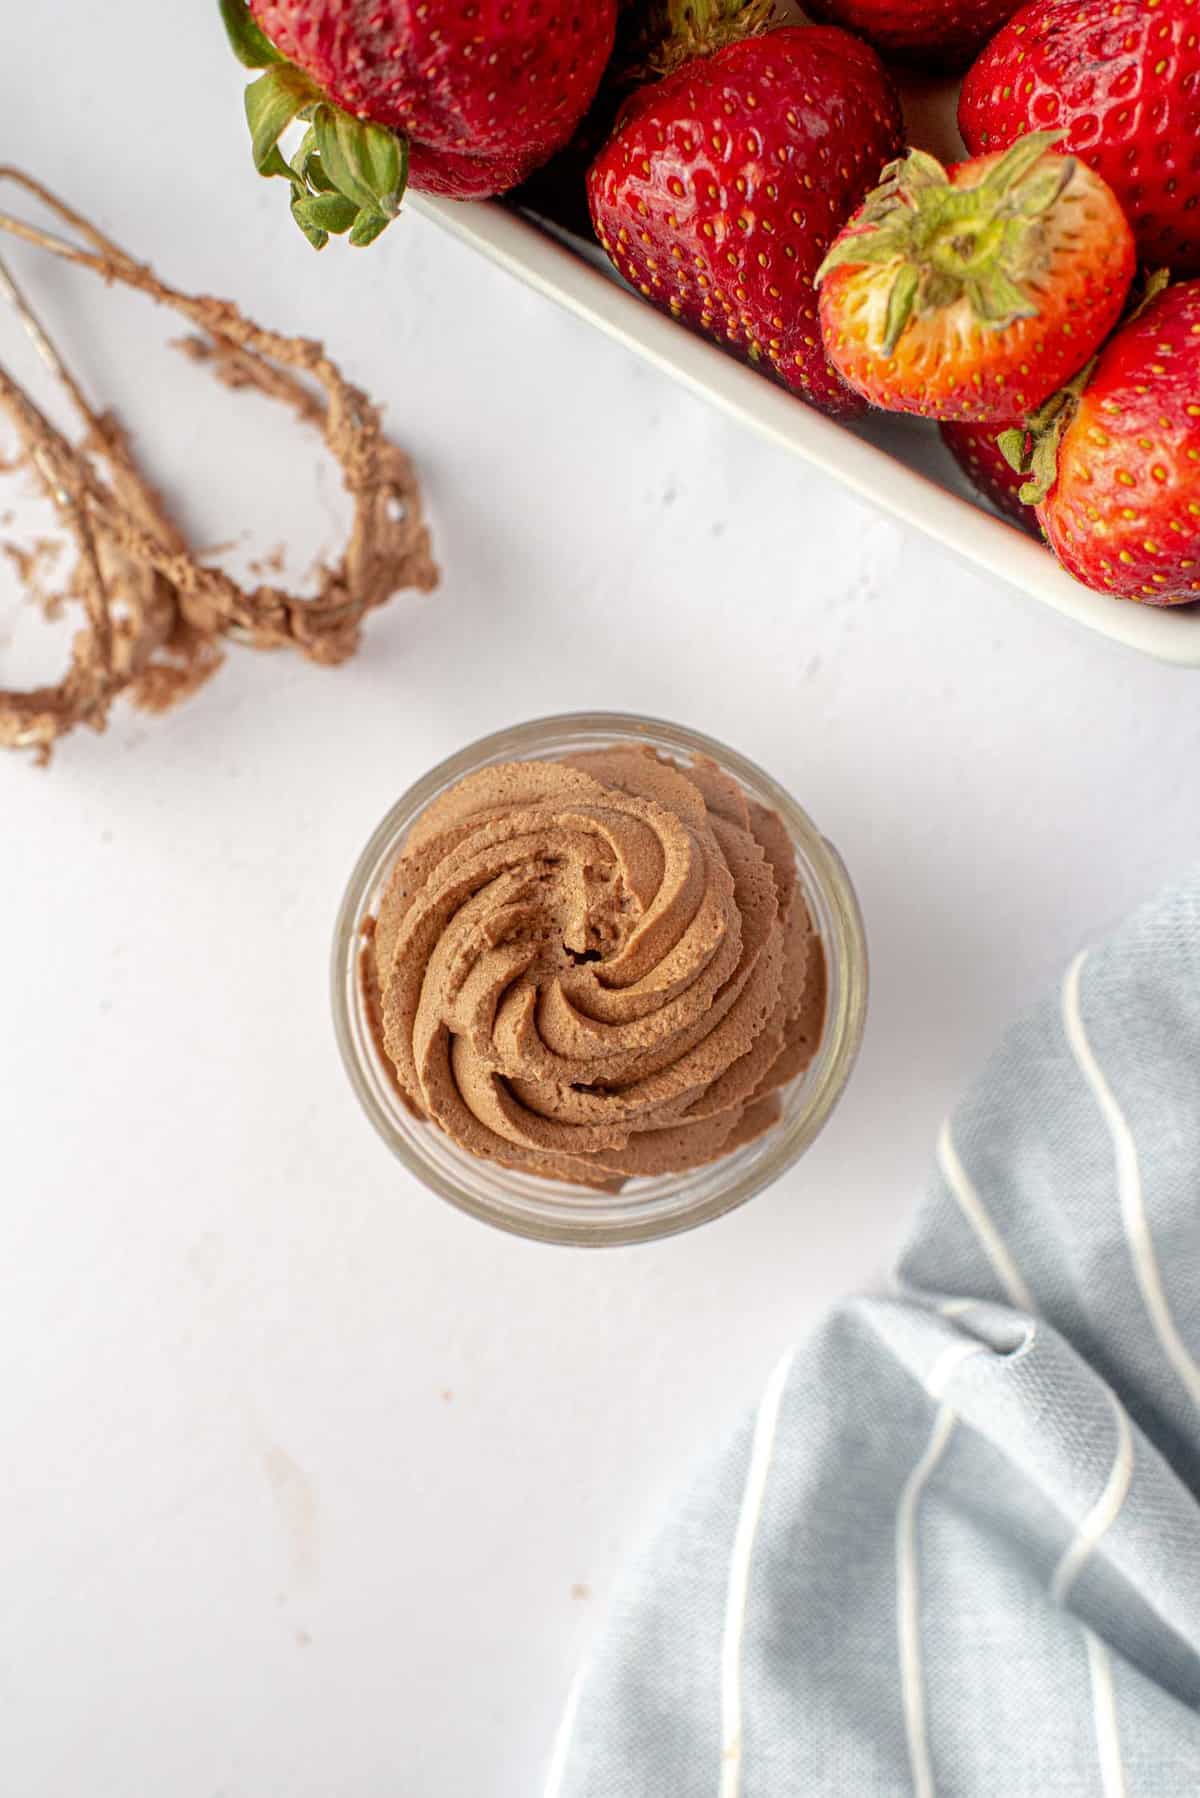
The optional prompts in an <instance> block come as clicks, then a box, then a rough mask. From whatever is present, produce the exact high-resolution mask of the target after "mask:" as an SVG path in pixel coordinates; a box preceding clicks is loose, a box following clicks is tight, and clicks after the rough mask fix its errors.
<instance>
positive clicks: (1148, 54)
mask: <svg viewBox="0 0 1200 1798" xmlns="http://www.w3.org/2000/svg"><path fill="white" fill-rule="evenodd" d="M958 122H959V127H960V129H961V131H962V134H963V137H964V139H965V140H966V144H967V148H968V149H969V150H971V151H972V152H974V153H979V152H981V151H984V150H1003V149H1004V148H1005V147H1006V146H1007V145H1008V144H1010V143H1012V141H1013V140H1014V138H1016V137H1017V136H1019V135H1020V133H1021V132H1023V131H1029V130H1041V129H1050V130H1055V131H1061V132H1063V134H1064V136H1063V147H1064V149H1067V150H1070V151H1072V152H1074V153H1075V154H1076V155H1078V156H1081V157H1082V158H1083V160H1084V161H1085V162H1087V163H1090V165H1091V166H1092V168H1094V169H1095V170H1096V171H1097V173H1098V174H1100V175H1102V176H1103V177H1104V179H1105V180H1106V181H1107V182H1108V184H1109V186H1110V187H1111V188H1112V190H1113V192H1114V193H1115V194H1116V196H1117V198H1118V199H1119V200H1120V202H1121V204H1122V206H1123V207H1124V208H1125V211H1126V212H1127V213H1128V215H1129V219H1130V222H1131V224H1132V225H1133V229H1134V235H1135V236H1136V238H1137V244H1138V251H1139V253H1140V255H1141V258H1142V260H1143V261H1144V262H1147V263H1149V264H1150V266H1151V267H1157V266H1158V265H1160V264H1166V265H1168V266H1169V267H1170V268H1171V269H1173V270H1174V271H1175V272H1176V273H1179V274H1182V273H1187V272H1194V271H1198V270H1200V11H1198V10H1197V4H1196V0H1033V4H1032V5H1029V6H1024V7H1022V9H1021V11H1020V12H1019V13H1017V15H1016V17H1015V18H1014V19H1013V20H1012V21H1011V23H1010V24H1008V25H1006V26H1005V28H1004V29H1003V31H1001V32H1000V33H999V35H998V36H997V37H995V38H994V39H993V40H992V42H991V43H990V44H989V45H988V47H987V49H986V50H984V52H983V54H982V55H981V56H980V58H979V60H978V61H977V62H976V63H975V65H974V67H973V68H972V69H971V70H970V71H969V73H968V75H967V78H966V80H965V81H964V83H963V89H962V95H961V98H960V101H959V108H958Z"/></svg>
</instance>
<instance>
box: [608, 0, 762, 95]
mask: <svg viewBox="0 0 1200 1798" xmlns="http://www.w3.org/2000/svg"><path fill="white" fill-rule="evenodd" d="M774 10H775V0H651V4H650V5H649V6H647V7H646V8H645V14H644V20H643V22H642V23H641V24H640V26H639V29H638V34H637V35H638V39H639V41H640V43H641V44H642V45H644V46H645V56H644V60H643V61H642V62H641V63H640V65H639V66H638V68H637V70H636V73H637V74H638V76H639V77H640V78H641V79H651V78H654V77H657V76H662V75H669V74H671V72H672V71H673V70H674V69H677V68H679V67H680V66H681V65H682V64H683V63H685V62H690V61H691V60H692V58H693V57H694V56H711V55H712V53H713V51H714V50H722V49H724V47H725V45H726V44H734V43H737V42H738V40H739V39H741V38H744V37H755V36H757V34H758V33H759V32H760V31H764V30H765V29H766V27H767V26H768V25H769V24H770V22H771V18H772V15H773V13H774Z"/></svg>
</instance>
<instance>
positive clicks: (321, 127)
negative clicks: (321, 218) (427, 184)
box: [313, 104, 408, 236]
mask: <svg viewBox="0 0 1200 1798" xmlns="http://www.w3.org/2000/svg"><path fill="white" fill-rule="evenodd" d="M313 131H314V132H315V134H316V140H317V150H318V152H319V154H320V157H321V166H322V168H323V169H324V171H325V173H326V175H327V176H328V177H329V179H330V181H332V183H333V185H334V187H336V188H337V190H338V192H339V193H342V194H345V195H346V197H347V199H351V200H354V201H356V202H357V204H358V205H359V206H360V207H361V208H364V209H365V210H367V211H369V212H373V213H374V212H377V213H381V214H382V216H383V219H384V223H385V224H386V223H387V221H388V220H389V219H393V218H395V216H396V214H397V212H398V211H399V210H400V200H401V196H402V195H403V192H404V185H405V182H406V180H407V177H408V152H407V147H406V146H403V147H402V145H401V141H400V139H399V138H397V137H396V136H395V134H394V133H393V132H391V131H388V130H386V129H385V128H384V127H383V126H382V125H375V124H372V123H371V122H370V120H368V119H354V118H351V117H350V115H349V113H346V112H342V111H341V110H340V108H338V107H335V106H330V105H328V104H323V105H320V106H318V107H317V109H316V111H315V112H314V114H313ZM375 235H376V236H378V232H376V233H375Z"/></svg>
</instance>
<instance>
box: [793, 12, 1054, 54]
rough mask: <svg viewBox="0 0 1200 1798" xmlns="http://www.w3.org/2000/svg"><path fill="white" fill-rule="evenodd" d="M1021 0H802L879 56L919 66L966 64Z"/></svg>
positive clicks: (814, 14)
mask: <svg viewBox="0 0 1200 1798" xmlns="http://www.w3.org/2000/svg"><path fill="white" fill-rule="evenodd" d="M1021 4H1022V0H806V11H808V12H810V13H811V14H812V15H813V17H814V18H815V19H828V21H829V23H830V24H831V25H844V26H845V28H846V30H847V31H857V32H858V34H859V36H860V37H865V38H866V40H867V42H868V43H869V44H874V46H875V48H876V49H877V50H878V51H879V53H880V55H881V56H890V57H895V58H896V59H897V60H898V61H901V62H911V63H916V64H917V65H918V66H919V67H921V68H923V69H945V70H954V69H961V68H965V67H966V65H967V63H968V62H969V61H970V60H971V58H972V56H974V54H975V52H976V51H977V50H978V49H980V48H981V46H982V45H984V44H986V43H987V41H988V39H989V38H990V37H991V36H992V35H993V33H995V32H997V31H999V29H1000V27H1001V25H1003V24H1004V23H1005V22H1006V20H1008V19H1011V18H1012V15H1013V14H1014V13H1015V12H1016V10H1017V8H1018V7H1019V6H1020V5H1021Z"/></svg>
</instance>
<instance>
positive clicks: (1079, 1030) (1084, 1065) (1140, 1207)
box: [1062, 949, 1200, 1405]
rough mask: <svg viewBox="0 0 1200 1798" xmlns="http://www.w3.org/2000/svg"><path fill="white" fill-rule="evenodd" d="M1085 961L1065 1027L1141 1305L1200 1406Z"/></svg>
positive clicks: (1076, 964) (1072, 987)
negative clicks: (1099, 1056) (1100, 1056)
mask: <svg viewBox="0 0 1200 1798" xmlns="http://www.w3.org/2000/svg"><path fill="white" fill-rule="evenodd" d="M1086 960H1087V950H1086V949H1085V950H1083V951H1082V952H1081V953H1080V954H1079V955H1077V956H1076V957H1075V960H1074V961H1073V962H1072V963H1071V965H1070V967H1069V968H1068V969H1067V973H1066V978H1065V979H1064V981H1063V990H1062V1016H1063V1028H1064V1030H1065V1031H1066V1037H1067V1041H1068V1043H1069V1044H1070V1046H1071V1053H1072V1054H1073V1055H1074V1057H1075V1060H1076V1061H1077V1062H1078V1064H1079V1071H1080V1073H1081V1074H1082V1075H1083V1077H1084V1079H1085V1080H1086V1081H1087V1083H1088V1085H1089V1086H1090V1087H1091V1089H1092V1093H1093V1096H1094V1097H1095V1100H1096V1103H1097V1105H1098V1106H1099V1107H1100V1111H1101V1113H1102V1115H1103V1117H1104V1121H1105V1123H1106V1124H1107V1125H1108V1130H1109V1135H1110V1136H1111V1137H1112V1145H1113V1154H1114V1156H1115V1157H1116V1164H1117V1196H1118V1199H1119V1201H1120V1206H1121V1220H1122V1222H1123V1224H1124V1226H1125V1238H1126V1241H1127V1242H1128V1244H1129V1253H1130V1255H1131V1256H1132V1258H1133V1268H1134V1273H1135V1274H1136V1276H1137V1283H1138V1286H1139V1288H1140V1289H1141V1294H1142V1303H1143V1304H1144V1305H1145V1307H1146V1312H1147V1314H1148V1316H1149V1318H1150V1322H1151V1324H1152V1325H1153V1328H1154V1333H1155V1335H1156V1336H1157V1337H1158V1340H1159V1344H1160V1346H1161V1348H1162V1351H1163V1354H1164V1355H1165V1356H1166V1357H1167V1360H1168V1361H1169V1362H1170V1363H1171V1366H1172V1367H1173V1368H1174V1370H1175V1372H1176V1373H1177V1374H1178V1376H1179V1378H1180V1380H1181V1381H1182V1383H1183V1385H1184V1386H1185V1388H1186V1389H1187V1392H1188V1394H1189V1396H1190V1398H1191V1400H1192V1402H1193V1404H1196V1405H1200V1366H1197V1364H1196V1362H1195V1360H1194V1359H1193V1358H1192V1355H1191V1352H1190V1350H1189V1349H1188V1347H1187V1345H1186V1343H1185V1342H1184V1340H1183V1338H1182V1337H1181V1336H1180V1334H1179V1331H1178V1330H1177V1329H1176V1327H1175V1319H1174V1318H1173V1317H1172V1316H1171V1307H1170V1306H1169V1305H1168V1303H1167V1295H1166V1293H1165V1291H1164V1290H1163V1283H1162V1275H1161V1274H1160V1272H1159V1267H1158V1260H1157V1257H1156V1256H1155V1253H1154V1241H1153V1238H1152V1237H1151V1234H1150V1225H1149V1222H1148V1220H1147V1217H1146V1204H1145V1196H1144V1194H1143V1192H1142V1175H1141V1169H1140V1168H1139V1166H1138V1153H1137V1144H1136V1143H1135V1142H1134V1140H1133V1133H1132V1131H1131V1130H1130V1128H1129V1125H1128V1123H1127V1122H1126V1120H1125V1114H1124V1112H1123V1111H1122V1110H1121V1107H1120V1106H1119V1105H1118V1104H1117V1101H1116V1099H1115V1097H1114V1096H1113V1091H1112V1088H1111V1087H1110V1086H1109V1084H1108V1081H1107V1080H1106V1079H1105V1078H1104V1074H1103V1072H1102V1070H1101V1068H1100V1064H1099V1063H1098V1062H1097V1060H1096V1057H1095V1055H1094V1054H1093V1053H1092V1046H1091V1044H1090V1043H1089V1041H1088V1036H1087V1031H1086V1030H1085V1029H1084V1024H1083V1012H1082V1010H1081V1007H1080V989H1081V985H1082V977H1083V964H1084V962H1085V961H1086Z"/></svg>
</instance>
